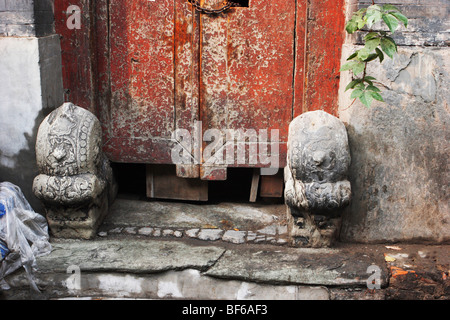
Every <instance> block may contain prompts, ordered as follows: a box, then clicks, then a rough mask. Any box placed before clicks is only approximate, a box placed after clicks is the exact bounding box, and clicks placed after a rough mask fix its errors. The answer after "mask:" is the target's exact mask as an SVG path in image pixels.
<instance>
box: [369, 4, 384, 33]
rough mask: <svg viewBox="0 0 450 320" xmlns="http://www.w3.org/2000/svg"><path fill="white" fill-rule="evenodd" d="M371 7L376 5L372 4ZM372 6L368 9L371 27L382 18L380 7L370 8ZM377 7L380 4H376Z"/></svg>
mask: <svg viewBox="0 0 450 320" xmlns="http://www.w3.org/2000/svg"><path fill="white" fill-rule="evenodd" d="M375 6H376V5H375ZM370 7H374V6H370ZM370 7H369V9H367V14H366V17H367V26H368V27H369V28H370V27H372V25H373V24H374V23H377V22H378V21H380V20H381V11H380V9H378V10H377V9H370ZM376 7H378V6H376ZM378 8H379V7H378Z"/></svg>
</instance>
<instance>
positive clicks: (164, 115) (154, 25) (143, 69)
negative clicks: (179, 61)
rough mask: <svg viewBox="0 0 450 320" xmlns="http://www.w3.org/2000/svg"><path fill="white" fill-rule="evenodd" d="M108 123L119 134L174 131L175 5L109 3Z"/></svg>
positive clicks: (135, 0) (162, 0)
mask: <svg viewBox="0 0 450 320" xmlns="http://www.w3.org/2000/svg"><path fill="white" fill-rule="evenodd" d="M109 10H110V11H109V15H110V52H111V53H110V54H111V62H110V74H111V105H110V108H111V110H110V113H111V119H110V121H111V124H110V125H111V127H112V132H113V136H114V137H119V138H141V139H152V138H170V136H171V133H172V132H173V130H174V76H173V75H174V63H173V61H174V55H173V46H174V3H173V1H167V0H158V1H141V0H111V1H110V9H109Z"/></svg>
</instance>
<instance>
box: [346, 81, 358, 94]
mask: <svg viewBox="0 0 450 320" xmlns="http://www.w3.org/2000/svg"><path fill="white" fill-rule="evenodd" d="M360 82H361V79H356V80H353V81H351V82H350V83H349V84H348V85H347V87H345V91H347V90H349V89H353V88H354V87H355V86H356V85H357V84H358V83H360Z"/></svg>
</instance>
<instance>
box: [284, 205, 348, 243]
mask: <svg viewBox="0 0 450 320" xmlns="http://www.w3.org/2000/svg"><path fill="white" fill-rule="evenodd" d="M286 208H287V227H288V228H287V229H288V236H289V245H290V246H292V247H307V248H308V247H309V248H323V247H331V246H332V245H333V243H334V242H335V240H337V238H338V235H339V229H340V225H341V220H342V219H341V218H340V217H337V218H329V217H325V216H322V215H313V214H309V213H306V212H304V213H303V214H302V215H299V214H298V213H294V215H292V213H291V210H295V209H291V208H290V207H289V206H286Z"/></svg>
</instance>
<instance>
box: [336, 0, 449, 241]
mask: <svg viewBox="0 0 450 320" xmlns="http://www.w3.org/2000/svg"><path fill="white" fill-rule="evenodd" d="M370 3H371V1H368V0H362V1H359V3H358V2H357V1H349V5H348V14H349V15H350V14H351V12H353V11H354V10H355V9H357V8H358V7H361V6H362V5H367V4H370ZM376 3H377V4H382V3H392V4H395V5H396V6H398V7H399V8H400V9H401V10H402V11H403V12H404V14H405V15H406V16H407V17H408V18H409V22H410V25H409V26H408V28H407V29H405V28H403V27H402V28H400V29H399V30H398V31H397V32H396V33H395V35H394V38H395V40H396V41H397V43H398V44H399V47H398V55H396V56H395V57H394V59H393V60H390V59H389V58H388V57H386V60H385V61H384V63H383V64H382V65H380V64H379V63H378V62H372V63H370V64H369V68H368V74H370V75H373V76H375V78H377V79H378V81H379V82H380V83H381V85H379V87H381V89H382V91H383V92H382V96H383V98H384V100H385V103H379V102H376V103H372V107H371V108H366V107H365V106H363V105H362V104H361V103H359V101H357V102H355V103H353V104H352V100H351V99H350V91H348V92H344V88H345V86H346V84H347V83H348V82H349V81H350V80H351V74H350V72H344V73H342V75H341V85H340V97H339V117H340V118H341V120H342V121H344V122H345V124H346V127H347V131H348V135H349V144H350V150H351V155H352V165H351V167H350V181H351V184H352V191H353V199H352V202H351V204H350V206H349V207H348V209H347V210H346V212H345V214H344V218H343V224H342V230H341V239H342V240H345V241H356V242H386V241H392V242H394V241H409V242H411V241H412V242H434V243H441V242H446V241H447V242H448V241H449V240H450V210H449V206H448V199H449V195H448V193H449V187H448V186H449V182H450V175H449V155H450V144H449V141H450V129H449V128H450V126H449V122H450V114H449V109H448V105H449V98H450V91H449V87H448V84H449V83H450V81H449V80H450V77H449V73H450V48H449V45H450V43H449V39H450V37H449V36H450V33H449V31H448V30H450V20H449V19H448V17H449V13H450V2H449V1H447V0H395V1H386V0H383V1H381V0H378V1H376ZM360 43H361V42H360V37H358V36H348V37H347V39H346V43H345V45H344V49H343V55H342V57H343V60H342V61H343V62H344V61H345V59H346V58H347V57H348V56H349V55H350V54H351V53H352V52H354V50H356V49H358V48H359V47H358V45H359V44H360Z"/></svg>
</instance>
